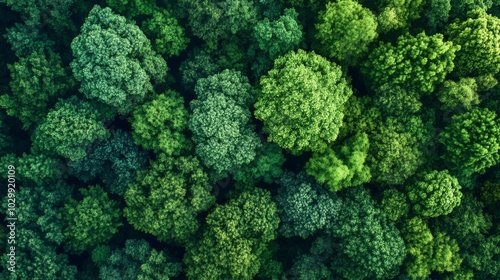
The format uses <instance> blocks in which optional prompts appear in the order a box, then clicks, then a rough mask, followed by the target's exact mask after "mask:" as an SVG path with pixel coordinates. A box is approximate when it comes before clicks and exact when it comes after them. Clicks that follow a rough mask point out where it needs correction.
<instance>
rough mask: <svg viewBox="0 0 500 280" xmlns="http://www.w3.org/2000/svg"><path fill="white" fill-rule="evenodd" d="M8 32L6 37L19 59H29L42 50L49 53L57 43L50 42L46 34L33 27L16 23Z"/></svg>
mask: <svg viewBox="0 0 500 280" xmlns="http://www.w3.org/2000/svg"><path fill="white" fill-rule="evenodd" d="M6 30H7V31H6V33H5V34H4V37H5V39H6V40H7V42H9V44H10V45H11V46H12V50H13V51H14V53H15V54H16V56H17V57H18V58H23V57H27V56H29V55H30V54H32V53H33V52H36V51H40V50H44V51H49V50H51V49H53V47H54V46H55V42H54V41H52V40H50V39H49V38H48V36H47V34H46V33H43V32H41V31H40V30H39V29H38V28H36V27H34V26H31V25H27V24H20V23H15V24H14V26H12V27H9V28H7V29H6ZM49 52H50V51H49ZM56 69H57V68H56Z"/></svg>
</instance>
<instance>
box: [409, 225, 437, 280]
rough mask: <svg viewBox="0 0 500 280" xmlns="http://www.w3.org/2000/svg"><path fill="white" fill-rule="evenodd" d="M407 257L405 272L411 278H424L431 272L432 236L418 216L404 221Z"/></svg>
mask: <svg viewBox="0 0 500 280" xmlns="http://www.w3.org/2000/svg"><path fill="white" fill-rule="evenodd" d="M402 233H403V238H404V239H405V244H406V248H407V251H408V257H407V259H406V262H405V268H406V273H407V274H408V276H410V277H411V278H413V279H420V278H425V277H427V276H429V275H430V274H431V270H432V268H431V263H432V241H433V240H434V236H433V235H432V232H431V230H430V229H429V227H428V226H427V223H426V222H425V221H424V220H422V218H420V217H413V218H411V219H408V220H406V221H405V224H404V226H403V229H402Z"/></svg>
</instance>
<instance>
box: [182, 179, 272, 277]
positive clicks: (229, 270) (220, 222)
mask: <svg viewBox="0 0 500 280" xmlns="http://www.w3.org/2000/svg"><path fill="white" fill-rule="evenodd" d="M279 221H280V220H279V217H278V210H277V208H276V205H275V204H274V202H272V200H271V194H270V192H269V191H266V190H263V189H260V188H254V189H252V190H250V191H245V192H243V193H241V194H240V195H239V196H238V197H237V198H234V199H231V200H229V201H228V202H227V203H226V204H224V205H220V206H217V207H216V208H215V209H214V211H212V212H211V213H210V214H208V216H207V222H206V223H207V228H206V229H205V231H204V232H203V236H202V238H201V239H199V240H196V241H193V242H192V243H189V244H188V246H187V248H186V254H185V256H184V263H185V265H186V274H187V277H188V279H228V280H231V279H235V280H236V279H253V277H254V276H255V275H256V274H257V273H258V272H259V270H260V269H261V267H262V266H263V261H264V260H266V258H265V256H266V254H267V253H268V252H267V251H269V250H270V248H269V242H270V241H272V240H274V239H275V238H276V237H277V229H278V224H279Z"/></svg>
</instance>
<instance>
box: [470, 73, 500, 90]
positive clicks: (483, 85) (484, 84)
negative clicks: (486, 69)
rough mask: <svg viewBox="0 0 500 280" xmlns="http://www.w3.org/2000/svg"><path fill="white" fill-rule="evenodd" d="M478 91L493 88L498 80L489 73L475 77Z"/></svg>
mask: <svg viewBox="0 0 500 280" xmlns="http://www.w3.org/2000/svg"><path fill="white" fill-rule="evenodd" d="M475 81H476V83H477V87H478V91H487V90H490V89H492V88H494V87H495V86H496V85H497V84H498V80H497V79H496V78H495V77H494V76H493V75H491V74H489V75H482V76H478V77H476V78H475Z"/></svg>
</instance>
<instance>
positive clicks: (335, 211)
mask: <svg viewBox="0 0 500 280" xmlns="http://www.w3.org/2000/svg"><path fill="white" fill-rule="evenodd" d="M279 183H280V188H279V189H278V194H277V195H276V196H275V200H276V204H277V206H278V213H279V216H280V220H281V225H280V234H281V235H283V236H285V237H293V236H300V237H302V238H307V237H309V236H311V235H312V234H314V233H315V232H317V231H319V230H322V229H325V228H327V227H330V226H332V225H334V224H335V223H336V218H337V217H338V215H339V211H340V209H341V202H340V199H339V198H338V197H337V196H335V195H334V194H332V193H329V192H327V191H326V190H325V189H324V188H323V187H322V186H321V185H319V184H317V183H316V182H314V181H313V180H312V179H311V178H310V177H308V176H307V175H306V174H305V173H300V174H299V175H294V174H292V173H285V174H284V175H283V177H282V178H281V179H280V182H279Z"/></svg>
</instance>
